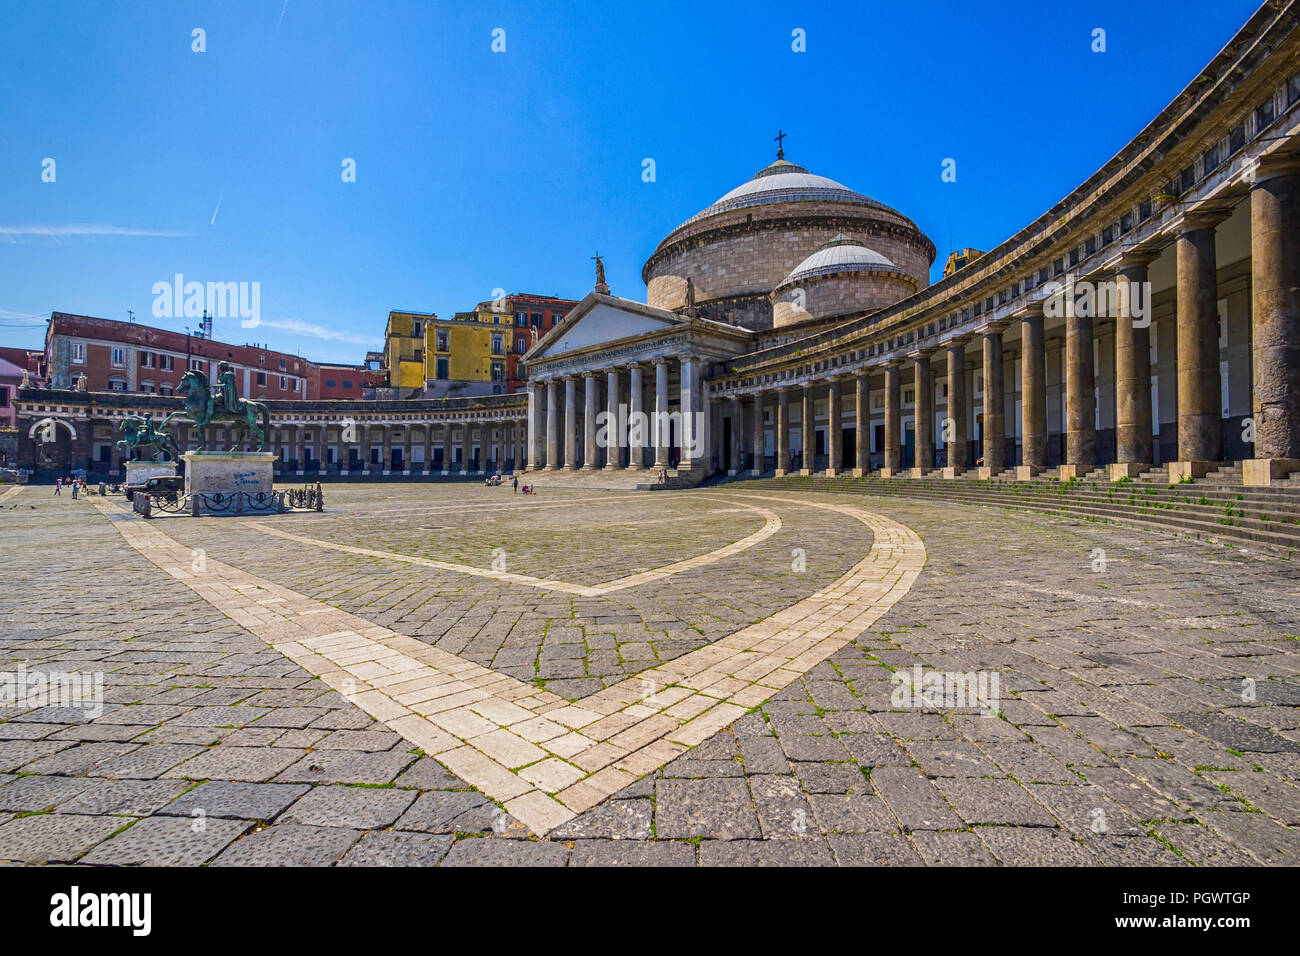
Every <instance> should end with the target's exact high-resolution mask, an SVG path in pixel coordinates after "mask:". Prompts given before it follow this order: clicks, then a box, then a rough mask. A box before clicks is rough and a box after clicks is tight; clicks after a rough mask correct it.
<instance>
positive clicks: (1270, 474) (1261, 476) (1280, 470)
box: [1241, 458, 1300, 488]
mask: <svg viewBox="0 0 1300 956" xmlns="http://www.w3.org/2000/svg"><path fill="white" fill-rule="evenodd" d="M1294 472H1300V458H1247V459H1246V460H1245V461H1244V462H1242V463H1241V483H1242V484H1243V485H1245V486H1246V487H1248V488H1267V487H1268V486H1269V485H1271V484H1272V483H1273V482H1275V481H1281V480H1282V479H1283V478H1285V477H1287V476H1288V475H1290V474H1293V473H1294Z"/></svg>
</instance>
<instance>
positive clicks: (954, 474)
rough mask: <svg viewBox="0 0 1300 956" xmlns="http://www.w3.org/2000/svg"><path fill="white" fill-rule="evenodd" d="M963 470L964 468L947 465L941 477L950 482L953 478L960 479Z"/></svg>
mask: <svg viewBox="0 0 1300 956" xmlns="http://www.w3.org/2000/svg"><path fill="white" fill-rule="evenodd" d="M965 470H966V469H965V468H958V467H956V466H955V465H948V466H947V467H945V468H944V469H943V477H944V478H945V479H947V480H948V481H952V480H953V479H954V478H960V477H961V475H962V472H964V471H965Z"/></svg>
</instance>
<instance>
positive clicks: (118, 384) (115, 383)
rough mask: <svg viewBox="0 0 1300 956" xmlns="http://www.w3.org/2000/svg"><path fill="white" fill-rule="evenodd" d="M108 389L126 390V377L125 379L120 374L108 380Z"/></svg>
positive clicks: (111, 390) (115, 390) (112, 390)
mask: <svg viewBox="0 0 1300 956" xmlns="http://www.w3.org/2000/svg"><path fill="white" fill-rule="evenodd" d="M108 390H109V391H110V392H125V391H126V379H124V378H123V377H122V376H120V375H114V376H113V377H112V378H110V379H109V380H108Z"/></svg>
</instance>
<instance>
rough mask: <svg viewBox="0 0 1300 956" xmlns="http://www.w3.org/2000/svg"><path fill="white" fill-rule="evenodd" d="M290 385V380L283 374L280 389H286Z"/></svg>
mask: <svg viewBox="0 0 1300 956" xmlns="http://www.w3.org/2000/svg"><path fill="white" fill-rule="evenodd" d="M288 387H289V380H288V379H287V378H285V377H284V376H283V375H281V376H280V391H282V392H283V391H285V390H286V389H288Z"/></svg>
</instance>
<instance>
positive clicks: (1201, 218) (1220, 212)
mask: <svg viewBox="0 0 1300 956" xmlns="http://www.w3.org/2000/svg"><path fill="white" fill-rule="evenodd" d="M1231 215H1232V210H1231V209H1225V208H1223V207H1222V206H1198V207H1197V208H1195V209H1187V210H1184V211H1183V214H1182V215H1181V216H1179V217H1178V218H1176V219H1175V220H1174V221H1173V222H1171V223H1170V224H1169V225H1168V227H1167V230H1166V231H1168V232H1172V233H1174V234H1175V235H1178V236H1182V235H1185V234H1187V233H1189V232H1200V231H1202V230H1204V229H1213V228H1214V227H1215V226H1217V225H1218V224H1219V223H1221V222H1223V221H1224V220H1225V219H1227V218H1228V217H1229V216H1231Z"/></svg>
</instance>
